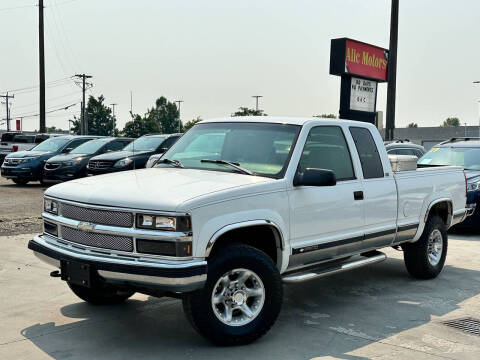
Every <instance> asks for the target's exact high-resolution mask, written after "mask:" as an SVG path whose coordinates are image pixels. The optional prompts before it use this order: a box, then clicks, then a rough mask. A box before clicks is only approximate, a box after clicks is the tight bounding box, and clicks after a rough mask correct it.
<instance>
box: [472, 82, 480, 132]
mask: <svg viewBox="0 0 480 360" xmlns="http://www.w3.org/2000/svg"><path fill="white" fill-rule="evenodd" d="M473 83H474V84H480V81H474V82H473ZM478 105H479V107H478V137H479V138H480V100H479V101H478Z"/></svg>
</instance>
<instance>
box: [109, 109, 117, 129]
mask: <svg viewBox="0 0 480 360" xmlns="http://www.w3.org/2000/svg"><path fill="white" fill-rule="evenodd" d="M110 105H111V106H112V118H113V124H112V125H113V126H112V135H115V120H116V119H115V105H117V103H112V104H110Z"/></svg>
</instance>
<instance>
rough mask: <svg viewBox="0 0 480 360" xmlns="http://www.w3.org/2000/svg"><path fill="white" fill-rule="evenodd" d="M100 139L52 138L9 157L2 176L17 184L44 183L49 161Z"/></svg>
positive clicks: (93, 137)
mask: <svg viewBox="0 0 480 360" xmlns="http://www.w3.org/2000/svg"><path fill="white" fill-rule="evenodd" d="M98 137H99V136H78V135H66V136H57V137H52V138H50V139H47V140H45V141H44V142H42V143H41V144H38V145H37V146H35V147H34V148H33V149H31V150H28V151H18V152H14V153H11V154H9V155H7V156H6V157H5V160H4V162H3V164H2V171H1V174H2V176H3V177H5V178H7V179H12V180H13V182H14V183H16V184H26V183H28V182H29V181H40V183H43V167H44V165H45V162H46V161H47V160H48V159H50V158H51V157H52V156H55V155H58V154H62V153H63V154H66V153H69V152H70V151H71V150H73V149H75V148H76V147H77V146H79V145H81V144H83V143H84V142H87V141H90V140H92V139H95V138H98Z"/></svg>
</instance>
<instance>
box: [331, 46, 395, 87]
mask: <svg viewBox="0 0 480 360" xmlns="http://www.w3.org/2000/svg"><path fill="white" fill-rule="evenodd" d="M387 65H388V50H387V49H383V48H381V47H378V46H375V45H370V44H365V43H363V42H360V41H356V40H352V39H347V38H342V39H333V40H332V42H331V51H330V74H332V75H357V76H361V77H364V78H368V79H372V80H376V81H379V82H385V81H387V69H388V66H387Z"/></svg>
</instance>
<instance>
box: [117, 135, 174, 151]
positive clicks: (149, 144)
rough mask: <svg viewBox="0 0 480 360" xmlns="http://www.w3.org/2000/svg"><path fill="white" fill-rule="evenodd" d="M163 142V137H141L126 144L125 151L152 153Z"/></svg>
mask: <svg viewBox="0 0 480 360" xmlns="http://www.w3.org/2000/svg"><path fill="white" fill-rule="evenodd" d="M163 140H165V137H163V136H142V137H140V138H138V139H137V140H135V141H133V142H131V143H130V144H128V145H127V146H126V147H125V148H124V149H123V150H125V151H154V150H156V149H157V148H158V147H159V146H160V144H161V143H162V142H163Z"/></svg>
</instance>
